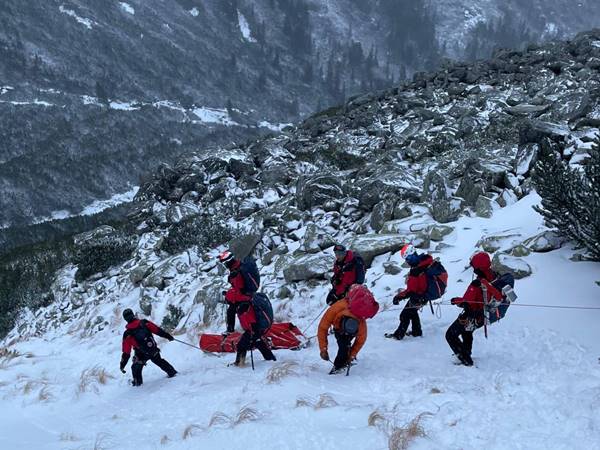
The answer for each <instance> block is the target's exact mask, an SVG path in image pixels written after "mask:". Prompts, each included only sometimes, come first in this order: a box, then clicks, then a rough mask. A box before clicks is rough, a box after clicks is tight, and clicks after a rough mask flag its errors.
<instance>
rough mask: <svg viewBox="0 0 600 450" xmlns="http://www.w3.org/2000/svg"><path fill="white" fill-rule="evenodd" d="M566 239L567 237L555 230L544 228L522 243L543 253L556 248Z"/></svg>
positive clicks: (532, 249)
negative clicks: (544, 229)
mask: <svg viewBox="0 0 600 450" xmlns="http://www.w3.org/2000/svg"><path fill="white" fill-rule="evenodd" d="M566 241H567V239H566V238H565V237H563V236H561V235H560V234H558V233H557V232H556V231H552V230H546V231H543V232H541V233H540V234H538V235H536V236H533V237H531V238H529V239H527V240H525V242H523V245H524V246H525V247H527V248H528V249H530V250H531V251H534V252H537V253H545V252H550V251H552V250H558V249H559V248H561V247H562V246H563V244H564V243H565V242H566Z"/></svg>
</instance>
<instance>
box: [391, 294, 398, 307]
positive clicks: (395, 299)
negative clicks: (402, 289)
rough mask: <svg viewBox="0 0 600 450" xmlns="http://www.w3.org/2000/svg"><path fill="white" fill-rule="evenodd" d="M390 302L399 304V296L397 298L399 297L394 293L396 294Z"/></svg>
mask: <svg viewBox="0 0 600 450" xmlns="http://www.w3.org/2000/svg"><path fill="white" fill-rule="evenodd" d="M392 303H393V304H394V305H399V304H400V298H399V297H398V296H397V295H396V296H395V297H394V299H393V300H392Z"/></svg>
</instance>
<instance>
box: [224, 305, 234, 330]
mask: <svg viewBox="0 0 600 450" xmlns="http://www.w3.org/2000/svg"><path fill="white" fill-rule="evenodd" d="M227 305H228V306H227V317H226V322H227V333H233V332H234V331H235V311H236V305H235V303H228V304H227Z"/></svg>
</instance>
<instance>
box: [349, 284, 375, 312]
mask: <svg viewBox="0 0 600 450" xmlns="http://www.w3.org/2000/svg"><path fill="white" fill-rule="evenodd" d="M347 299H348V309H349V310H350V312H351V313H352V315H354V316H356V317H358V318H359V319H371V318H373V317H374V316H375V314H377V311H379V303H377V301H376V300H375V297H374V296H373V294H372V293H371V291H369V289H367V287H366V286H364V285H362V284H353V285H352V287H351V288H350V290H349V291H348V296H347Z"/></svg>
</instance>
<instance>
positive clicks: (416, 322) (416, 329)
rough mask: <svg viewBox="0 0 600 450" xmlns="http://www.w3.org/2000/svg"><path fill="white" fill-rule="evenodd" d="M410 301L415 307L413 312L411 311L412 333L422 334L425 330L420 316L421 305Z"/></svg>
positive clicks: (414, 334)
mask: <svg viewBox="0 0 600 450" xmlns="http://www.w3.org/2000/svg"><path fill="white" fill-rule="evenodd" d="M409 303H410V305H411V306H412V307H413V309H412V310H411V311H412V312H411V313H410V318H411V322H412V331H411V335H413V336H422V335H423V330H422V329H421V318H420V317H419V307H418V305H416V304H414V303H413V302H409Z"/></svg>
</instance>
